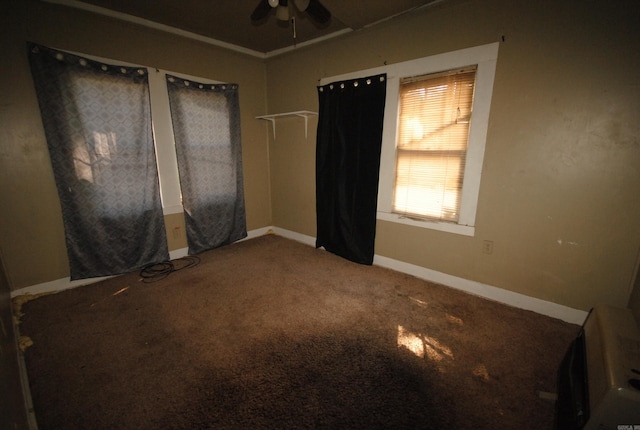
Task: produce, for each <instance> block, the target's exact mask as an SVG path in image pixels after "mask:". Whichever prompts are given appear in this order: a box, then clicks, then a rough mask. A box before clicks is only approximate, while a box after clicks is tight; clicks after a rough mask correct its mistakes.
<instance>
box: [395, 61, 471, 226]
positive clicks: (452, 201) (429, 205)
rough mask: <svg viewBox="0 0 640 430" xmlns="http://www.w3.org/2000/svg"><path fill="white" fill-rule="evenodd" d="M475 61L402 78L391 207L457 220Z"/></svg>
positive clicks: (409, 213) (400, 211) (413, 214)
mask: <svg viewBox="0 0 640 430" xmlns="http://www.w3.org/2000/svg"><path fill="white" fill-rule="evenodd" d="M475 76H476V67H475V66H473V67H468V68H465V69H461V70H460V69H456V70H450V71H446V72H442V73H435V74H430V75H425V76H418V77H411V78H402V79H400V103H399V124H398V142H397V153H396V173H395V174H396V178H395V186H394V190H393V191H394V194H393V207H392V211H393V213H396V214H402V215H406V216H408V217H415V218H418V219H436V220H442V221H451V222H457V221H458V215H459V211H460V195H461V193H462V184H463V181H464V166H465V159H466V154H467V139H468V137H469V122H470V119H471V106H472V103H473V89H474V86H475Z"/></svg>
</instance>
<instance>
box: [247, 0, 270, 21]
mask: <svg viewBox="0 0 640 430" xmlns="http://www.w3.org/2000/svg"><path fill="white" fill-rule="evenodd" d="M269 12H271V6H270V5H269V0H260V3H258V6H256V8H255V9H254V10H253V12H252V13H251V21H260V20H262V19H264V18H266V17H267V15H269Z"/></svg>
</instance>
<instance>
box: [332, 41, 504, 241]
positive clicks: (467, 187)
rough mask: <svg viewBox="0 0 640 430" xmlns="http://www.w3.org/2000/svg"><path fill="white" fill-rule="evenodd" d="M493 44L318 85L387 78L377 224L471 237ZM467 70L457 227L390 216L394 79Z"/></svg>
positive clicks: (395, 106) (493, 59)
mask: <svg viewBox="0 0 640 430" xmlns="http://www.w3.org/2000/svg"><path fill="white" fill-rule="evenodd" d="M499 45H500V44H499V43H498V42H495V43H490V44H486V45H480V46H476V47H471V48H465V49H460V50H457V51H452V52H446V53H442V54H436V55H431V56H428V57H423V58H418V59H415V60H409V61H404V62H401V63H395V64H390V65H385V66H382V67H376V68H372V69H367V70H361V71H358V72H353V73H347V74H344V75H339V76H333V77H330V78H323V79H321V80H320V85H325V84H327V83H329V82H333V81H336V80H346V79H355V78H358V77H363V76H369V75H373V74H379V73H386V74H387V96H386V105H385V117H384V118H385V119H384V128H383V134H382V153H381V158H380V183H379V188H378V212H377V219H379V220H383V221H390V222H394V223H399V224H406V225H411V226H415V227H421V228H429V229H435V230H440V231H444V232H449V233H455V234H461V235H465V236H474V235H475V219H476V212H477V205H478V197H479V193H480V179H481V175H482V165H483V159H484V150H485V146H486V138H487V130H488V126H489V113H490V108H491V97H492V93H493V82H494V78H495V70H496V63H497V59H498V47H499ZM470 65H477V66H478V69H477V74H476V88H475V95H474V103H473V115H472V116H471V124H470V126H469V143H468V147H467V158H466V160H467V161H466V165H465V172H464V175H465V176H464V182H463V188H462V197H461V204H460V216H459V218H458V222H457V223H453V222H446V221H436V220H416V219H412V218H407V217H406V216H404V215H400V214H395V213H392V212H391V207H392V199H393V186H394V182H395V166H396V140H397V139H396V137H397V125H398V115H399V89H400V78H402V77H409V76H417V75H425V74H429V73H436V72H442V71H446V70H451V69H456V68H461V67H465V66H470Z"/></svg>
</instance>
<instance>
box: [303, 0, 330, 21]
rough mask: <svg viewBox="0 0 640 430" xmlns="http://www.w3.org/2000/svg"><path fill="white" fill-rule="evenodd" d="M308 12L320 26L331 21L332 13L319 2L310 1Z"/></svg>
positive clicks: (315, 0)
mask: <svg viewBox="0 0 640 430" xmlns="http://www.w3.org/2000/svg"><path fill="white" fill-rule="evenodd" d="M306 12H307V13H308V14H309V16H310V17H311V18H313V19H314V20H315V21H317V22H319V23H320V24H324V23H326V22H328V21H329V19H331V12H329V10H328V9H327V8H326V7H324V6H323V5H322V4H321V3H320V2H319V1H318V0H309V6H308V7H307V10H306Z"/></svg>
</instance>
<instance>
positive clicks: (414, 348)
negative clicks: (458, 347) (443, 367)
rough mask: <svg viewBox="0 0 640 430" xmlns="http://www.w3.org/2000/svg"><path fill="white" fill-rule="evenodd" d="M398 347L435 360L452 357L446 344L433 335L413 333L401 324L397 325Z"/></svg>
mask: <svg viewBox="0 0 640 430" xmlns="http://www.w3.org/2000/svg"><path fill="white" fill-rule="evenodd" d="M398 347H402V348H406V349H408V350H409V351H411V352H412V353H413V354H414V355H415V356H417V357H420V358H425V357H426V358H428V359H430V360H432V361H436V362H439V361H442V360H443V359H444V358H445V357H449V358H451V359H453V352H451V349H450V348H449V347H448V346H446V345H443V344H441V343H440V342H439V341H438V340H437V339H435V338H433V337H429V336H425V335H423V334H421V333H418V334H416V333H413V332H411V331H410V330H407V329H406V328H404V327H403V326H401V325H399V326H398Z"/></svg>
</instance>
